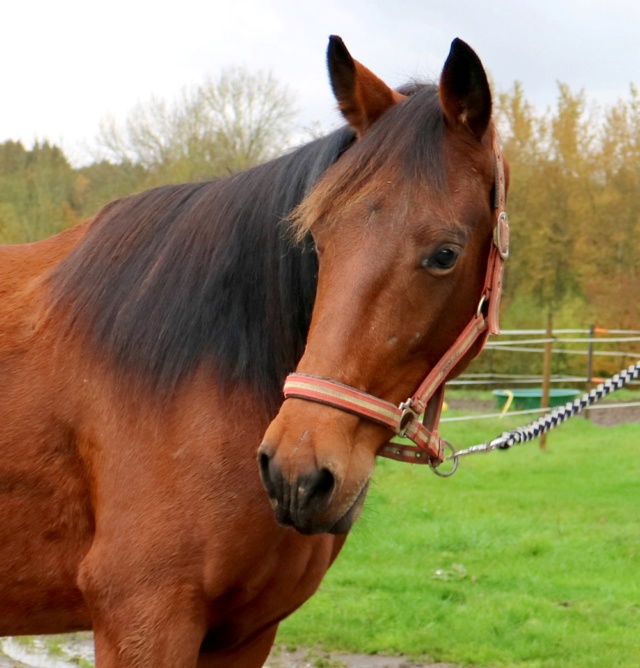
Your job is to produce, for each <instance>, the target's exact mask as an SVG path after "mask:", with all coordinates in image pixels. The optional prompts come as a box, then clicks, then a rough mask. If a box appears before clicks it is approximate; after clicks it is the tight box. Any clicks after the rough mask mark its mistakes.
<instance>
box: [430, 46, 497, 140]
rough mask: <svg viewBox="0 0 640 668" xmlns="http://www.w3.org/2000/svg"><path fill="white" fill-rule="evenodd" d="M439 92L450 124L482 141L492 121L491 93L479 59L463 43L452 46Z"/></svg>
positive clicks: (443, 71)
mask: <svg viewBox="0 0 640 668" xmlns="http://www.w3.org/2000/svg"><path fill="white" fill-rule="evenodd" d="M439 92H440V103H441V104H442V108H443V110H444V113H445V116H446V117H447V120H448V121H449V123H451V124H452V125H453V126H454V127H455V126H464V127H467V128H468V129H469V130H471V132H472V133H473V135H474V136H475V137H476V139H478V140H480V139H482V137H483V136H484V133H485V132H486V131H487V128H488V127H489V121H490V120H491V89H490V88H489V82H488V81H487V75H486V73H485V71H484V67H482V63H481V62H480V58H478V56H477V54H476V52H475V51H474V50H473V49H472V48H471V47H470V46H469V45H468V44H466V43H465V42H463V41H462V40H461V39H458V38H456V39H454V40H453V42H451V51H449V56H448V58H447V61H446V62H445V64H444V68H443V70H442V74H441V76H440V88H439Z"/></svg>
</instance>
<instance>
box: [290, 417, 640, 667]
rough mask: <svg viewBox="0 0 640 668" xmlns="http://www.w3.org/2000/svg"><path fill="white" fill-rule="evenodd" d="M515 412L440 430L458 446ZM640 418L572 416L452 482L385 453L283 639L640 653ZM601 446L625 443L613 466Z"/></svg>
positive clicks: (521, 659)
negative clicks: (615, 422)
mask: <svg viewBox="0 0 640 668" xmlns="http://www.w3.org/2000/svg"><path fill="white" fill-rule="evenodd" d="M509 426H511V425H510V424H509V423H508V420H505V421H499V420H495V421H488V420H483V421H481V422H477V423H475V424H469V423H448V424H446V425H443V432H444V435H445V437H446V438H448V439H450V440H451V441H452V442H454V443H455V444H456V445H460V446H464V445H471V444H473V443H477V442H478V441H481V440H483V439H488V438H491V437H493V436H495V435H496V434H499V433H501V432H502V430H504V429H505V428H508V427H509ZM639 439H640V425H638V424H635V425H632V424H629V425H622V426H619V427H615V428H603V427H597V426H595V425H593V424H591V423H589V422H587V421H585V420H581V419H575V420H573V421H572V422H571V423H569V424H567V425H566V426H563V427H562V428H561V429H559V430H557V431H555V432H553V433H552V434H551V435H550V437H549V443H548V446H547V448H548V449H547V451H544V452H543V451H541V450H540V449H539V448H538V447H537V446H536V444H535V443H531V444H528V445H524V446H520V447H519V448H517V449H514V450H513V451H510V452H507V453H501V452H497V453H493V454H491V455H486V456H482V457H480V456H478V457H476V458H471V459H469V460H466V461H464V462H462V463H461V468H460V471H459V472H458V473H457V474H456V475H455V476H454V477H453V478H451V479H439V478H436V477H435V476H433V475H431V474H430V473H429V471H428V470H425V468H422V467H411V466H408V465H406V464H398V463H396V462H390V461H380V462H379V463H378V464H377V471H376V475H375V479H374V483H373V485H372V488H371V491H370V498H369V499H368V500H367V504H366V507H365V511H364V514H363V517H362V519H361V520H360V523H359V524H358V525H356V528H355V530H354V532H353V535H352V536H351V537H350V538H349V540H348V542H347V545H346V547H345V549H344V550H343V553H342V554H341V555H340V557H339V559H338V560H337V561H336V563H335V565H334V566H333V567H332V569H331V571H330V572H329V575H328V577H327V578H326V579H325V580H324V582H323V583H322V585H321V587H320V591H319V592H318V594H316V596H314V597H313V598H312V599H311V600H310V601H309V602H308V603H307V604H306V605H305V606H304V607H303V608H302V609H301V610H300V611H299V612H297V613H295V614H294V615H293V617H291V618H290V619H288V620H286V621H285V622H283V624H282V625H281V630H280V634H279V641H280V642H285V643H293V644H295V645H299V646H310V645H321V646H324V647H327V648H331V649H334V650H341V651H352V652H369V653H380V654H388V653H391V654H395V653H397V654H408V655H409V656H411V657H412V658H421V659H423V660H431V661H442V662H447V663H449V662H450V663H455V664H462V665H466V666H494V667H496V668H499V667H504V668H506V667H508V666H518V667H519V668H560V667H564V666H572V667H573V668H581V667H587V666H605V665H606V666H620V667H626V666H628V667H629V668H631V667H632V666H637V665H638V663H639V662H640V648H639V647H638V643H637V638H636V635H637V634H636V628H637V625H638V623H639V622H640V587H639V586H638V584H637V577H636V575H637V572H638V568H639V567H640V542H639V541H638V535H640V522H639V519H638V514H637V513H635V512H630V509H631V508H633V507H634V503H635V498H636V488H637V479H638V475H639V474H640V464H639V461H640V460H639V459H638V456H637V443H638V441H639ZM603 446H606V447H607V448H608V449H609V450H610V449H611V448H613V449H614V451H615V455H614V457H613V458H610V460H609V463H608V465H605V466H601V465H597V464H596V465H594V462H602V452H603Z"/></svg>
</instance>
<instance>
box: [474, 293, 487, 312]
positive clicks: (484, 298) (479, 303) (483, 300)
mask: <svg viewBox="0 0 640 668" xmlns="http://www.w3.org/2000/svg"><path fill="white" fill-rule="evenodd" d="M486 301H487V293H486V292H485V293H484V294H483V295H482V297H480V301H479V302H478V310H477V311H476V317H477V318H479V317H480V316H481V315H482V307H483V306H484V303H485V302H486Z"/></svg>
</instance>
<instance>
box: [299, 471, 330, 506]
mask: <svg viewBox="0 0 640 668" xmlns="http://www.w3.org/2000/svg"><path fill="white" fill-rule="evenodd" d="M335 486H336V479H335V476H334V475H333V473H331V471H330V470H329V469H327V468H322V469H320V470H319V471H317V472H316V473H315V474H314V475H313V476H311V477H310V478H308V479H307V480H306V485H301V486H300V488H299V500H300V502H301V504H302V505H305V506H309V505H313V506H316V507H317V508H321V507H324V506H326V504H327V503H328V501H329V498H330V497H331V494H332V493H333V490H334V488H335Z"/></svg>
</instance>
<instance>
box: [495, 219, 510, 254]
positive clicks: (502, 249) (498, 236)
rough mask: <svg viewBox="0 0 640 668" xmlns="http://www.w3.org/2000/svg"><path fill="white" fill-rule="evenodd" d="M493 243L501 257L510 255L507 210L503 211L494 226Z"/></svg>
mask: <svg viewBox="0 0 640 668" xmlns="http://www.w3.org/2000/svg"><path fill="white" fill-rule="evenodd" d="M493 243H494V245H495V247H496V248H497V249H498V255H499V256H500V259H502V260H506V259H507V258H508V257H509V216H507V212H506V211H501V212H500V215H499V216H498V219H497V220H496V226H495V227H494V228H493Z"/></svg>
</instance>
